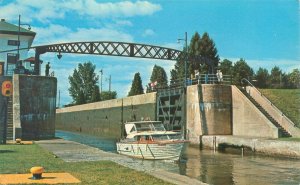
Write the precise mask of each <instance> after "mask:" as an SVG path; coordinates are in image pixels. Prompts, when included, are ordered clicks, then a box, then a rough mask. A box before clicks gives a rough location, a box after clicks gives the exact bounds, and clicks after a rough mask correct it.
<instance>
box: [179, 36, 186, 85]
mask: <svg viewBox="0 0 300 185" xmlns="http://www.w3.org/2000/svg"><path fill="white" fill-rule="evenodd" d="M181 40H182V41H184V42H185V59H184V87H186V71H187V70H186V65H187V57H188V56H187V55H188V48H187V47H188V46H187V32H185V33H184V39H177V41H178V43H180V41H181Z"/></svg>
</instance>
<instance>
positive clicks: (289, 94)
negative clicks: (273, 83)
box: [260, 89, 300, 128]
mask: <svg viewBox="0 0 300 185" xmlns="http://www.w3.org/2000/svg"><path fill="white" fill-rule="evenodd" d="M260 91H261V92H262V93H263V94H264V95H265V96H266V97H267V98H268V99H269V100H270V101H271V102H272V103H273V104H274V105H275V106H276V107H277V108H279V110H281V111H282V112H283V113H284V114H285V115H286V116H287V117H288V118H289V119H290V120H292V121H293V122H294V123H295V124H296V126H297V127H298V128H300V89H260Z"/></svg>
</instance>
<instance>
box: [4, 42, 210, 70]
mask: <svg viewBox="0 0 300 185" xmlns="http://www.w3.org/2000/svg"><path fill="white" fill-rule="evenodd" d="M25 49H27V50H28V49H35V65H34V74H35V75H39V74H40V62H39V61H40V55H42V54H44V53H47V52H56V53H59V55H60V54H61V53H74V54H89V55H107V56H119V57H135V58H148V59H159V60H175V61H177V60H187V61H197V62H199V63H200V64H206V65H208V66H209V67H211V68H213V63H212V62H211V60H209V59H207V58H205V57H202V56H191V55H189V54H188V53H186V52H183V51H180V50H177V49H172V48H166V47H161V46H154V45H148V44H138V43H129V42H110V41H92V42H69V43H58V44H51V45H41V46H33V47H29V48H21V49H19V50H25ZM16 50H17V49H14V50H6V51H0V53H5V52H11V51H16Z"/></svg>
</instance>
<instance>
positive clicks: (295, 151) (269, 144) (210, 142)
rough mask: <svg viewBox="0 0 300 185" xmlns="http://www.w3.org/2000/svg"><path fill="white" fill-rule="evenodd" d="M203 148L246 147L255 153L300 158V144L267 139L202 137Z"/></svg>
mask: <svg viewBox="0 0 300 185" xmlns="http://www.w3.org/2000/svg"><path fill="white" fill-rule="evenodd" d="M201 142H202V146H203V147H205V148H214V143H215V146H216V148H217V149H218V148H220V147H221V145H223V146H224V145H225V146H226V145H227V146H228V147H230V146H233V147H245V148H249V149H251V150H252V151H253V152H256V153H260V154H264V155H269V156H284V157H292V158H300V142H296V141H280V140H273V139H267V138H249V137H237V136H202V140H201Z"/></svg>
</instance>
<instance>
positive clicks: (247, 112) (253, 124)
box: [232, 86, 278, 138]
mask: <svg viewBox="0 0 300 185" xmlns="http://www.w3.org/2000/svg"><path fill="white" fill-rule="evenodd" d="M232 97H233V98H232V106H233V123H234V124H233V135H235V136H249V137H268V138H278V129H277V128H276V127H275V126H274V125H273V124H272V123H271V122H270V121H269V120H268V119H267V118H266V117H265V116H264V115H263V113H262V112H260V111H259V110H258V109H257V108H256V107H255V105H253V104H252V102H251V101H250V100H249V99H248V98H247V97H246V96H245V95H244V94H243V93H242V92H241V91H240V90H239V89H238V88H237V87H236V86H232Z"/></svg>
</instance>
